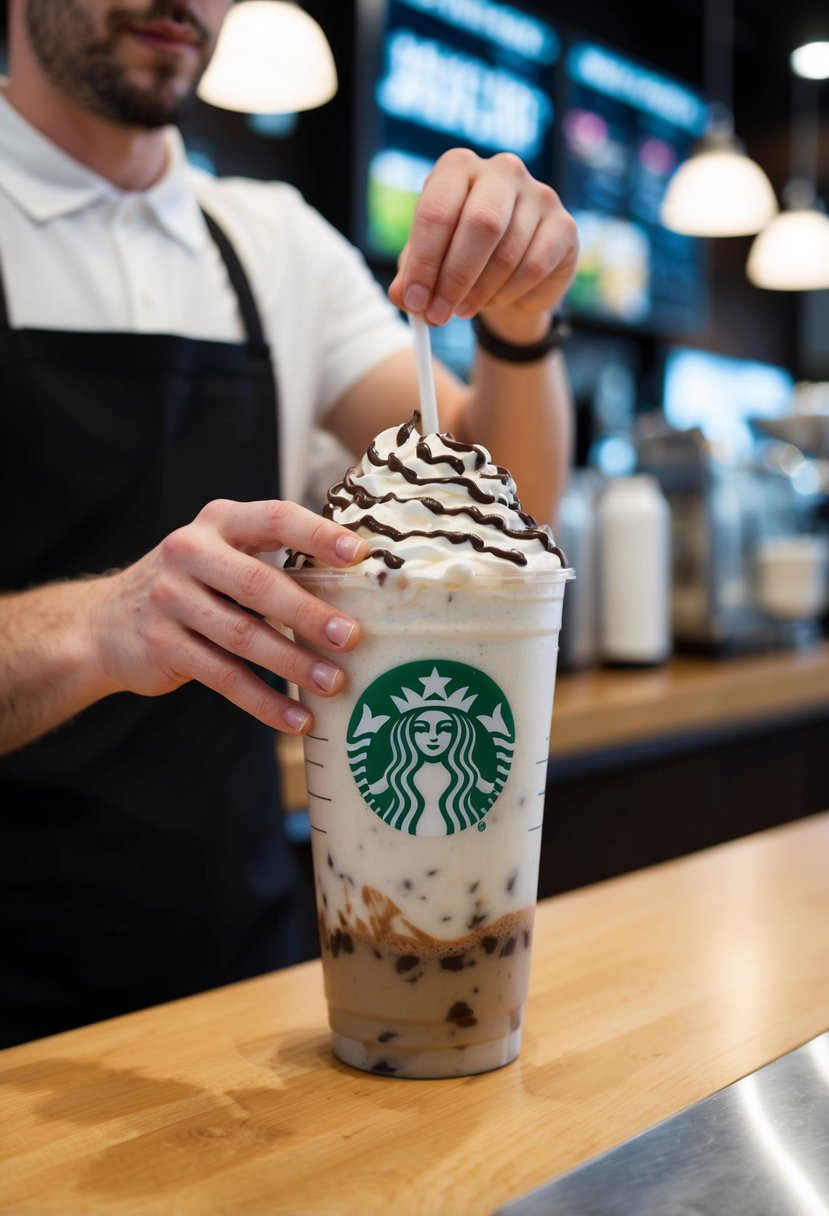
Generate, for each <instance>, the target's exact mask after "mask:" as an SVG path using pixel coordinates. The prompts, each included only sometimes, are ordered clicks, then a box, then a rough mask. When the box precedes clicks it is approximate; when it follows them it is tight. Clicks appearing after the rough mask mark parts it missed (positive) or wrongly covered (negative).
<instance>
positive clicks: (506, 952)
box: [498, 937, 515, 958]
mask: <svg viewBox="0 0 829 1216" xmlns="http://www.w3.org/2000/svg"><path fill="white" fill-rule="evenodd" d="M514 949H515V938H514V937H508V938H507V940H506V941H505V942H504V944H503V946H502V947H501V953H500V954H499V955H498V957H499V958H509V956H510V955H511V954H512V952H513V950H514Z"/></svg>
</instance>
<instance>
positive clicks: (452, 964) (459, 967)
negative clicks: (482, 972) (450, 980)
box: [440, 954, 463, 971]
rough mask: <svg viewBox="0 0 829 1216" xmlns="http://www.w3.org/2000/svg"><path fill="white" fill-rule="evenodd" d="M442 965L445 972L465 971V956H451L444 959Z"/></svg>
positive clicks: (441, 961)
mask: <svg viewBox="0 0 829 1216" xmlns="http://www.w3.org/2000/svg"><path fill="white" fill-rule="evenodd" d="M440 965H441V967H442V968H443V970H444V971H463V955H462V954H450V955H449V957H448V958H442V959H441V960H440Z"/></svg>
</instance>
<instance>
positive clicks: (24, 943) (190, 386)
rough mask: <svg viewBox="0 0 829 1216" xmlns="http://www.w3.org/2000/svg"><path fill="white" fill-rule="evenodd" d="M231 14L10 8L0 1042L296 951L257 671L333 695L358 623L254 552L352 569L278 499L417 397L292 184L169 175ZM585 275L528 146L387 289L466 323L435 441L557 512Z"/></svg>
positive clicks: (452, 161) (426, 203)
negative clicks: (481, 328) (295, 555)
mask: <svg viewBox="0 0 829 1216" xmlns="http://www.w3.org/2000/svg"><path fill="white" fill-rule="evenodd" d="M228 7H229V0H191V2H189V3H172V2H171V0H152V2H151V3H149V4H144V5H141V4H136V6H135V7H124V6H122V5H120V4H115V3H113V2H112V0H11V4H10V77H9V81H8V84H7V85H6V87H5V89H4V90H3V93H2V95H1V96H0V270H1V271H2V290H0V368H1V370H0V377H2V380H1V381H0V382H2V384H3V394H2V397H3V426H4V430H5V435H4V442H3V445H2V451H3V465H4V468H3V476H2V478H0V500H2V508H3V518H4V519H6V520H7V521H8V523H7V527H8V533H7V536H6V538H5V541H6V542H7V543H4V546H3V557H2V561H0V587H2V588H3V594H2V596H0V750H2V751H3V752H4V753H5V755H4V758H3V760H2V761H0V800H2V806H3V831H4V847H3V849H2V850H0V886H2V890H3V899H2V901H1V902H0V939H2V940H3V942H4V950H3V958H2V962H0V968H1V969H2V973H0V993H2V997H1V998H0V1000H1V1001H2V1007H1V1008H0V1042H2V1043H3V1044H10V1043H13V1042H18V1041H22V1040H25V1039H28V1038H32V1037H35V1036H38V1035H42V1034H47V1033H51V1032H54V1031H58V1030H62V1029H66V1028H68V1027H70V1026H73V1025H78V1024H81V1023H85V1022H89V1021H92V1020H96V1019H100V1018H103V1017H107V1016H111V1015H114V1014H119V1013H123V1012H125V1011H127V1010H130V1009H133V1008H137V1007H140V1006H142V1005H146V1004H152V1003H157V1002H159V1001H164V1000H169V999H171V998H174V997H177V996H182V995H185V994H187V993H190V992H194V991H198V990H201V989H204V988H207V987H210V986H214V985H217V984H222V983H226V982H228V981H230V980H234V979H239V978H243V977H245V976H248V975H253V974H256V973H258V972H261V971H264V970H268V969H271V968H273V967H277V966H281V965H284V964H286V963H290V962H292V961H295V960H296V958H297V940H298V937H297V932H296V927H295V925H294V924H293V923H292V917H293V916H294V915H295V902H294V888H295V875H294V873H293V870H292V866H291V861H290V855H289V852H288V850H287V849H286V846H285V842H284V840H283V836H282V831H281V822H280V815H279V800H278V790H277V781H276V772H275V766H274V756H273V735H272V731H273V729H274V728H276V729H279V730H284V731H287V732H289V733H295V734H296V733H302V732H303V731H305V730H307V729H308V727H309V726H310V719H309V716H308V714H307V713H306V711H305V710H304V709H303V708H302V707H301V706H300V705H299V704H298V703H297V702H296V701H294V700H292V699H290V698H289V697H288V696H287V695H285V693H283V692H282V691H280V690H279V689H278V688H276V687H274V686H273V682H272V679H271V677H272V676H273V675H275V676H278V677H285V678H287V679H289V680H292V681H294V682H296V683H298V684H299V685H301V686H303V687H306V688H310V689H313V690H314V691H316V692H322V693H323V694H331V695H334V694H336V692H337V690H338V689H339V687H340V686H341V684H342V678H343V677H342V673H341V671H340V668H339V666H338V663H337V656H338V655H339V654H340V653H342V652H344V651H345V650H348V649H350V648H351V647H352V646H354V645H356V644H357V642H358V639H359V629H358V626H357V625H356V623H355V622H353V621H351V620H348V619H346V618H344V617H342V616H340V615H339V614H337V613H336V612H335V611H333V610H332V609H331V608H329V607H328V606H326V605H325V604H323V603H321V602H319V601H317V600H315V599H313V598H312V597H310V596H308V595H307V594H306V593H305V592H303V591H301V590H300V589H298V588H296V587H295V586H294V585H293V584H292V583H291V582H290V580H289V579H288V578H287V577H286V576H284V575H282V574H281V573H280V572H279V571H278V570H277V569H275V568H274V567H273V566H272V565H271V564H269V563H268V562H266V561H264V560H262V559H260V558H259V557H258V556H257V555H258V554H260V553H263V552H270V551H273V550H277V549H279V548H280V547H281V546H283V545H290V546H293V547H296V548H299V549H302V550H305V551H307V552H310V553H314V554H316V555H318V556H320V557H321V558H323V559H325V560H327V561H331V562H334V563H338V564H341V565H346V564H348V563H349V562H350V561H353V560H355V559H356V558H359V556H360V553H361V549H362V545H361V542H360V541H359V540H358V539H357V538H356V537H355V536H354V535H353V534H352V533H350V532H349V531H347V530H345V529H343V528H340V527H338V526H336V525H335V524H333V523H330V522H327V521H323V520H322V519H320V518H319V517H318V516H316V515H314V514H312V513H311V512H308V511H306V510H304V509H303V508H301V507H300V506H298V505H297V504H296V501H295V500H296V499H297V498H299V497H300V495H301V493H302V488H303V485H302V477H303V468H304V466H305V464H306V461H307V449H308V443H309V436H310V432H311V429H312V426H313V425H314V424H322V425H325V426H326V427H328V428H329V429H330V430H331V432H332V433H333V434H334V435H336V436H337V437H338V438H339V439H340V440H341V441H343V442H344V443H345V444H346V445H347V446H349V447H350V448H351V449H352V450H359V449H362V448H364V447H365V446H366V444H367V442H368V440H369V439H370V438H371V436H372V435H374V434H376V433H377V432H378V431H379V430H381V429H382V428H383V427H385V426H388V425H391V424H393V423H394V422H397V421H399V420H400V419H401V418H404V417H406V416H408V415H410V414H411V412H412V410H413V409H414V408H415V407H416V403H417V378H416V372H415V366H414V358H413V355H412V352H411V350H410V347H409V339H408V333H407V331H406V327H405V326H403V325H402V324H401V322H400V321H399V318H398V317H397V315H396V312H395V310H394V308H392V306H391V305H390V304H389V303H388V301H386V300H384V299H383V297H382V295H381V294H380V292H379V290H378V289H377V288H376V286H375V285H374V284H373V282H372V281H371V279H370V277H369V276H368V274H367V271H366V270H365V267H364V265H363V264H362V262H361V261H360V259H359V258H358V256H357V255H356V253H355V251H354V250H353V249H351V247H350V246H348V245H347V244H346V243H345V242H344V241H343V240H342V238H340V237H339V235H338V234H337V233H335V232H334V231H333V229H331V228H330V227H329V226H328V225H326V224H325V222H324V221H323V220H322V219H321V217H320V216H318V215H317V214H316V213H314V212H312V211H311V210H310V209H309V208H308V207H307V206H306V205H305V204H304V202H303V201H302V200H301V198H299V196H298V195H297V194H296V193H295V192H294V191H293V190H291V189H289V188H287V187H285V186H281V185H279V184H269V185H265V184H262V183H254V182H240V181H225V182H222V181H216V180H215V179H212V178H208V177H206V176H205V175H202V174H199V173H198V172H197V171H195V170H193V169H191V168H190V167H189V166H187V164H186V160H185V157H184V155H183V151H182V146H181V141H180V139H179V137H178V135H177V133H176V131H175V129H174V128H173V127H172V126H171V125H170V124H172V123H173V122H174V120H175V117H176V114H177V112H178V108H179V106H180V105H181V103H182V102H183V101H184V99H185V98H186V97H187V95H188V94H189V93H190V91H191V90H192V88H193V85H194V83H195V81H196V80H197V78H198V76H199V74H200V72H201V71H202V70H203V69H204V66H205V65H206V63H207V60H208V58H209V55H210V53H211V51H212V48H213V46H214V44H215V40H216V37H217V35H218V32H219V28H220V25H221V22H222V19H223V17H224V15H225V12H226V10H227V8H228ZM576 252H577V251H576V238H575V228H574V225H573V222H572V220H571V219H570V217H569V216H567V214H566V213H565V212H564V211H563V209H562V208H561V205H560V203H559V202H558V199H557V198H556V196H555V195H554V193H553V192H552V191H551V190H550V189H549V188H548V187H546V186H544V185H541V184H540V183H537V182H535V181H534V180H533V179H532V178H531V177H530V176H529V175H528V173H527V172H526V169H525V168H524V167H523V165H522V164H521V163H520V162H519V161H518V160H517V159H516V158H515V157H513V156H509V155H507V156H499V157H494V158H492V159H491V160H488V161H482V160H480V159H479V158H478V157H476V156H475V155H474V154H472V153H471V152H468V151H465V150H456V151H455V152H453V153H449V154H447V155H446V156H445V157H443V158H442V159H441V160H440V161H439V162H438V164H437V166H436V168H435V170H434V172H433V174H432V175H431V177H430V178H429V180H428V181H427V183H426V186H425V188H424V191H423V195H422V197H421V200H420V203H419V205H418V209H417V213H416V216H415V220H414V224H413V229H412V234H411V239H410V242H409V244H408V246H407V248H406V250H405V251H404V254H403V256H402V258H401V266H400V271H399V273H398V275H397V278H396V279H395V281H394V283H393V284H392V286H391V289H390V295H391V298H392V301H393V302H394V304H396V305H397V306H399V307H403V308H406V309H409V310H410V311H414V312H419V313H421V314H422V315H425V316H426V317H427V319H428V320H429V321H431V322H432V323H435V324H441V323H443V322H445V321H446V320H447V319H448V318H449V317H450V316H451V315H453V314H455V315H461V316H469V315H472V314H480V315H481V317H482V319H483V320H484V322H485V325H486V327H487V329H486V333H485V335H484V338H483V343H484V344H486V345H487V346H488V347H489V349H488V350H486V351H483V352H481V353H479V355H478V358H477V361H476V366H475V371H474V376H473V380H472V385H471V386H470V387H466V386H464V385H462V384H460V383H459V382H458V381H456V380H455V379H454V378H453V377H452V376H451V375H450V374H449V373H448V372H447V371H446V370H445V369H442V368H438V369H437V370H436V375H437V382H438V396H439V400H440V402H441V416H442V424H443V425H444V426H445V427H446V429H447V430H452V431H454V432H455V433H456V434H457V435H458V436H459V437H460V438H463V439H468V440H472V441H476V442H482V443H485V444H487V446H489V447H490V448H491V450H492V451H493V453H494V454H495V456H496V458H497V459H498V460H499V461H501V462H502V463H504V464H508V465H509V466H510V467H512V468H513V470H514V471H515V473H516V476H517V477H518V479H519V480H520V482H521V484H522V485H523V486H525V487H527V491H526V494H527V498H526V505H527V506H528V507H529V508H530V509H531V510H532V509H534V510H535V511H536V512H537V513H538V514H539V515H542V516H546V517H550V515H551V512H552V507H553V504H554V502H555V499H556V497H557V494H558V492H559V489H560V487H561V484H562V482H563V479H564V475H565V468H566V461H567V452H568V448H569V439H568V434H569V431H568V428H569V398H568V393H567V387H566V382H565V376H564V372H563V368H562V365H561V359H560V356H558V355H557V354H556V353H555V346H556V342H555V333H554V329H553V328H552V327H551V318H552V315H553V310H554V308H555V307H556V305H557V304H558V302H559V301H560V299H561V297H562V296H563V294H564V292H565V291H566V288H567V286H568V284H569V282H570V279H571V277H572V274H573V271H574V268H575V261H576ZM486 334H488V335H489V336H488V337H487V336H486ZM504 402H510V403H512V404H511V406H510V408H509V409H505V408H502V405H501V404H499V403H504ZM266 620H268V621H275V622H278V623H280V624H283V625H287V626H290V627H295V626H298V627H299V631H300V632H301V633H302V634H303V635H304V636H307V637H310V638H312V639H313V640H314V641H316V642H318V643H319V645H320V646H321V647H322V648H323V649H324V650H325V652H326V653H327V654H328V656H329V658H328V660H326V661H320V660H319V659H317V658H315V657H314V656H312V655H311V654H310V653H308V652H306V651H305V650H303V649H302V648H301V647H298V646H296V645H293V644H291V643H290V642H288V641H287V640H286V638H285V636H284V635H283V634H282V633H281V632H278V631H276V630H275V629H273V628H271V626H270V625H268V624H266Z"/></svg>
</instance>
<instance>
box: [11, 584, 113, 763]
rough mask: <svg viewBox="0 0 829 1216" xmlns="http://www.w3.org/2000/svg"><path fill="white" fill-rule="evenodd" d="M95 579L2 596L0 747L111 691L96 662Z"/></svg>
mask: <svg viewBox="0 0 829 1216" xmlns="http://www.w3.org/2000/svg"><path fill="white" fill-rule="evenodd" d="M95 583H96V580H80V581H78V582H65V583H54V584H50V585H49V586H45V587H39V588H37V589H36V590H34V591H24V592H19V593H17V594H10V595H4V596H0V754H5V753H7V752H10V751H14V750H15V749H16V748H18V747H22V746H23V745H24V744H26V743H29V742H31V741H32V740H33V739H37V738H39V737H40V736H41V735H43V734H45V733H46V732H47V731H49V730H52V729H53V728H54V727H56V726H59V725H60V724H61V723H62V722H65V721H67V720H68V719H69V718H72V717H74V715H75V714H77V713H79V712H80V711H81V710H82V709H85V708H86V707H87V706H88V705H91V704H92V703H93V702H94V701H97V700H99V699H100V698H101V697H102V696H105V695H106V694H107V693H108V692H110V691H112V688H111V686H110V685H109V683H108V682H107V680H106V677H105V676H104V674H103V673H102V672H101V670H100V668H99V666H98V665H97V663H96V662H95V645H94V641H93V638H94V631H93V626H92V611H93V604H94V602H95V599H96V595H97V588H96V586H95Z"/></svg>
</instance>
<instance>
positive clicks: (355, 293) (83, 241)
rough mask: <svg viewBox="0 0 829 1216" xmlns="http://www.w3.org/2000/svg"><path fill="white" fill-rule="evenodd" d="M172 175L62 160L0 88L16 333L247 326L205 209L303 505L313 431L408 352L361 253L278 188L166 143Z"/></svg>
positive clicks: (2, 214)
mask: <svg viewBox="0 0 829 1216" xmlns="http://www.w3.org/2000/svg"><path fill="white" fill-rule="evenodd" d="M165 138H166V140H167V147H168V150H169V158H168V168H167V171H166V172H165V174H164V176H163V178H162V179H161V180H160V181H159V182H158V183H157V184H156V185H155V186H153V187H152V188H151V189H150V190H146V191H141V192H127V191H123V190H119V189H117V187H115V186H113V185H112V183H111V182H108V181H107V180H106V179H105V178H102V177H99V176H98V175H97V174H96V173H93V172H92V171H91V170H90V169H88V168H86V167H85V166H84V165H82V164H80V163H79V162H78V161H76V160H74V159H73V158H72V157H70V156H68V155H67V154H66V153H65V152H63V151H62V150H61V149H60V148H58V147H57V146H56V145H55V144H53V143H52V142H51V141H50V140H48V139H46V137H45V136H43V135H42V134H41V133H40V132H39V131H37V130H36V129H35V128H34V127H32V126H31V125H30V124H29V123H28V122H26V120H25V119H24V118H23V117H22V116H21V115H20V114H19V113H18V112H17V111H16V110H15V109H14V108H13V107H12V106H11V105H9V103H8V102H7V101H6V99H5V96H4V95H3V93H2V90H0V268H1V269H2V276H3V283H4V287H5V293H6V302H7V306H8V310H9V319H10V323H11V325H12V326H13V327H15V328H17V327H33V328H38V329H62V330H96V331H116V332H137V333H173V334H181V335H183V336H186V337H193V338H209V339H214V340H224V341H238V340H241V339H242V337H243V328H242V323H241V319H240V316H239V311H238V308H237V304H236V297H235V294H234V292H233V289H232V288H231V286H230V282H229V280H228V277H227V273H226V271H225V268H224V263H223V262H222V260H221V257H220V255H219V252H218V250H217V249H216V246H215V244H214V242H213V241H212V240H211V238H210V236H209V233H208V231H207V227H206V225H205V222H204V218H203V216H202V214H201V211H200V210H199V206H200V205H201V206H203V207H204V209H205V210H206V211H208V212H209V213H210V214H211V215H212V216H213V217H214V218H215V219H216V221H217V222H218V223H219V225H220V226H221V227H222V228H223V229H224V231H225V232H226V234H227V236H228V237H229V239H230V241H231V242H232V244H233V246H234V248H235V250H236V252H237V254H238V256H239V258H240V260H241V262H242V265H243V267H244V269H245V272H246V274H247V275H248V277H249V280H250V284H251V288H252V290H253V294H254V297H255V299H256V302H257V305H258V307H259V311H260V314H261V317H262V324H263V327H264V329H265V334H266V337H267V340H268V342H269V343H270V346H271V356H272V359H273V362H274V366H275V370H276V378H277V387H278V393H279V401H280V413H281V425H280V438H281V460H280V465H281V469H280V474H281V486H282V494H283V496H284V497H286V498H293V499H297V500H299V499H301V497H302V495H303V491H304V488H305V475H306V469H307V465H308V458H309V448H310V442H311V431H312V427H313V424H314V422H315V421H316V420H318V419H319V418H320V417H321V416H322V415H323V414H325V412H326V411H327V409H328V408H329V407H330V406H331V405H332V404H333V403H334V402H335V401H336V400H337V399H338V398H339V397H340V396H341V395H342V394H343V393H344V392H345V391H346V390H347V389H348V388H349V387H351V385H353V384H354V383H355V382H356V381H357V380H359V379H360V377H361V376H362V375H364V374H365V373H366V372H367V371H369V370H370V369H371V368H372V367H374V366H375V365H376V364H377V363H379V362H381V361H382V360H383V359H384V358H385V357H387V356H388V355H390V354H392V353H393V352H395V351H397V350H400V349H403V348H405V347H409V346H410V345H411V339H410V335H409V332H408V327H407V326H406V325H404V324H403V322H402V321H401V320H400V318H399V316H398V314H397V312H396V311H395V309H394V308H393V307H392V305H391V304H390V303H389V301H388V300H387V298H386V297H385V295H384V294H383V292H382V291H381V289H380V287H379V286H378V284H377V283H376V282H375V280H374V279H373V278H372V276H371V274H370V272H369V270H368V268H367V266H366V265H365V262H364V261H363V259H362V257H361V256H360V254H359V253H358V252H357V250H356V249H354V248H353V246H351V245H349V243H348V242H347V241H346V240H345V239H344V238H343V237H342V236H341V235H340V234H339V233H338V232H337V231H336V229H334V228H333V227H332V226H331V225H330V224H329V223H328V222H327V221H326V220H325V219H323V217H322V216H321V215H320V214H319V213H318V212H316V211H314V210H313V209H312V208H311V207H309V206H308V205H307V203H305V202H304V200H303V199H302V197H301V196H300V194H299V193H298V192H297V191H296V190H295V189H294V188H293V187H291V186H287V185H285V184H283V183H264V182H257V181H251V180H247V179H233V178H227V179H216V178H213V177H211V176H210V175H209V174H206V173H204V172H202V171H201V170H198V169H196V168H194V167H193V166H191V165H189V164H188V163H187V160H186V157H185V154H184V148H183V145H182V141H181V137H180V136H179V133H178V132H177V131H176V130H175V129H173V128H170V129H168V130H167V131H166V132H165Z"/></svg>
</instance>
